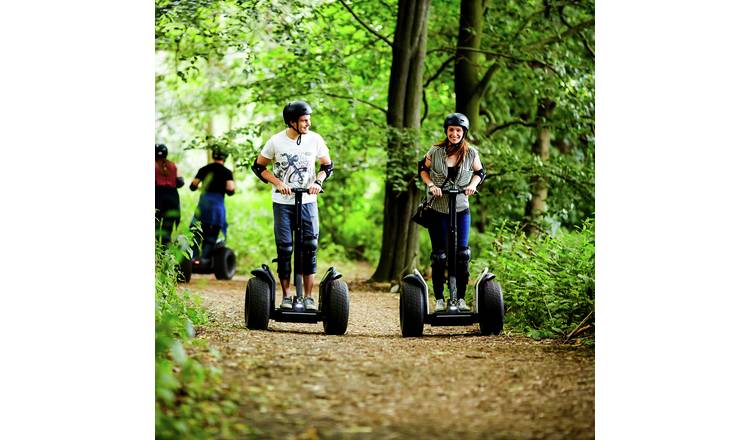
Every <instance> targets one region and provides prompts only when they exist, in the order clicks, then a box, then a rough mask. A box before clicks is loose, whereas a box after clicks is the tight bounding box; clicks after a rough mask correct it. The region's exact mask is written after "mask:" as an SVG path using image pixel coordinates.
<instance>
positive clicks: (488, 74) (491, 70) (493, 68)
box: [474, 60, 500, 98]
mask: <svg viewBox="0 0 750 440" xmlns="http://www.w3.org/2000/svg"><path fill="white" fill-rule="evenodd" d="M499 68H500V62H499V61H497V60H495V62H494V63H492V65H491V66H490V68H489V69H487V71H486V72H485V73H484V76H483V77H482V79H481V80H480V81H479V83H478V84H477V87H476V90H474V93H475V94H478V96H479V98H481V97H482V95H484V90H485V89H486V88H487V84H489V83H490V80H491V79H492V75H494V74H495V72H497V69H499Z"/></svg>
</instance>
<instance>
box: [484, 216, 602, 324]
mask: <svg viewBox="0 0 750 440" xmlns="http://www.w3.org/2000/svg"><path fill="white" fill-rule="evenodd" d="M492 235H494V236H495V239H494V241H493V243H492V249H491V251H490V252H489V255H487V256H485V258H486V259H487V260H488V262H489V263H490V268H491V270H495V272H494V273H495V274H496V275H497V278H498V281H499V282H500V283H501V285H502V287H503V298H504V300H505V307H506V322H507V323H508V324H509V325H510V326H513V327H516V328H520V329H522V330H523V332H524V333H525V334H527V335H528V336H531V337H533V338H550V337H564V336H565V335H567V334H568V333H569V332H571V331H572V330H574V329H575V327H576V326H577V325H578V324H579V323H580V322H581V321H582V320H583V319H584V318H585V317H586V315H588V314H589V312H592V311H593V310H594V290H595V288H594V281H595V273H594V250H595V246H594V222H593V220H587V221H585V222H584V224H583V226H582V227H581V228H580V230H577V231H574V232H562V233H560V234H558V235H557V236H555V237H552V236H549V235H547V236H544V237H542V238H539V239H529V238H527V237H526V236H525V235H523V233H520V232H519V230H518V229H517V228H515V229H514V228H511V227H509V226H508V225H507V224H502V225H500V226H498V227H496V228H495V231H494V233H493V234H492ZM480 265H481V262H480ZM591 322H593V319H592V320H591Z"/></svg>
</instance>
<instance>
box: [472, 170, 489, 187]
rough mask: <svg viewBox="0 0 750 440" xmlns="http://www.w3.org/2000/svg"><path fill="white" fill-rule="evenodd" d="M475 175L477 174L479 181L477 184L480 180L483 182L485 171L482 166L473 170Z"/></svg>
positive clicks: (480, 182)
mask: <svg viewBox="0 0 750 440" xmlns="http://www.w3.org/2000/svg"><path fill="white" fill-rule="evenodd" d="M474 175H475V176H479V179H480V180H479V183H477V186H479V185H481V184H482V182H484V178H485V176H486V175H487V173H485V172H484V168H480V169H478V170H476V171H474Z"/></svg>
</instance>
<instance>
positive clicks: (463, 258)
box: [456, 246, 471, 263]
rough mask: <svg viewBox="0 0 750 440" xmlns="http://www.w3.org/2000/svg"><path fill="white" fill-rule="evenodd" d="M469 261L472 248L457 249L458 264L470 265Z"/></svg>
mask: <svg viewBox="0 0 750 440" xmlns="http://www.w3.org/2000/svg"><path fill="white" fill-rule="evenodd" d="M469 261H471V248H470V247H468V246H466V247H463V246H459V247H458V249H456V262H458V263H468V262H469Z"/></svg>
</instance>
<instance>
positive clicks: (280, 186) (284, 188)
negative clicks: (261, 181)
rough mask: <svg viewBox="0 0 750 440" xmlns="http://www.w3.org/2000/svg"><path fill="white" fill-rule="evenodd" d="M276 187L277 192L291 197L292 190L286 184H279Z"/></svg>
mask: <svg viewBox="0 0 750 440" xmlns="http://www.w3.org/2000/svg"><path fill="white" fill-rule="evenodd" d="M275 186H276V191H278V192H280V193H281V194H286V195H290V194H291V193H292V190H291V189H290V188H289V187H288V186H286V184H285V183H284V182H279V184H278V185H275Z"/></svg>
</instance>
